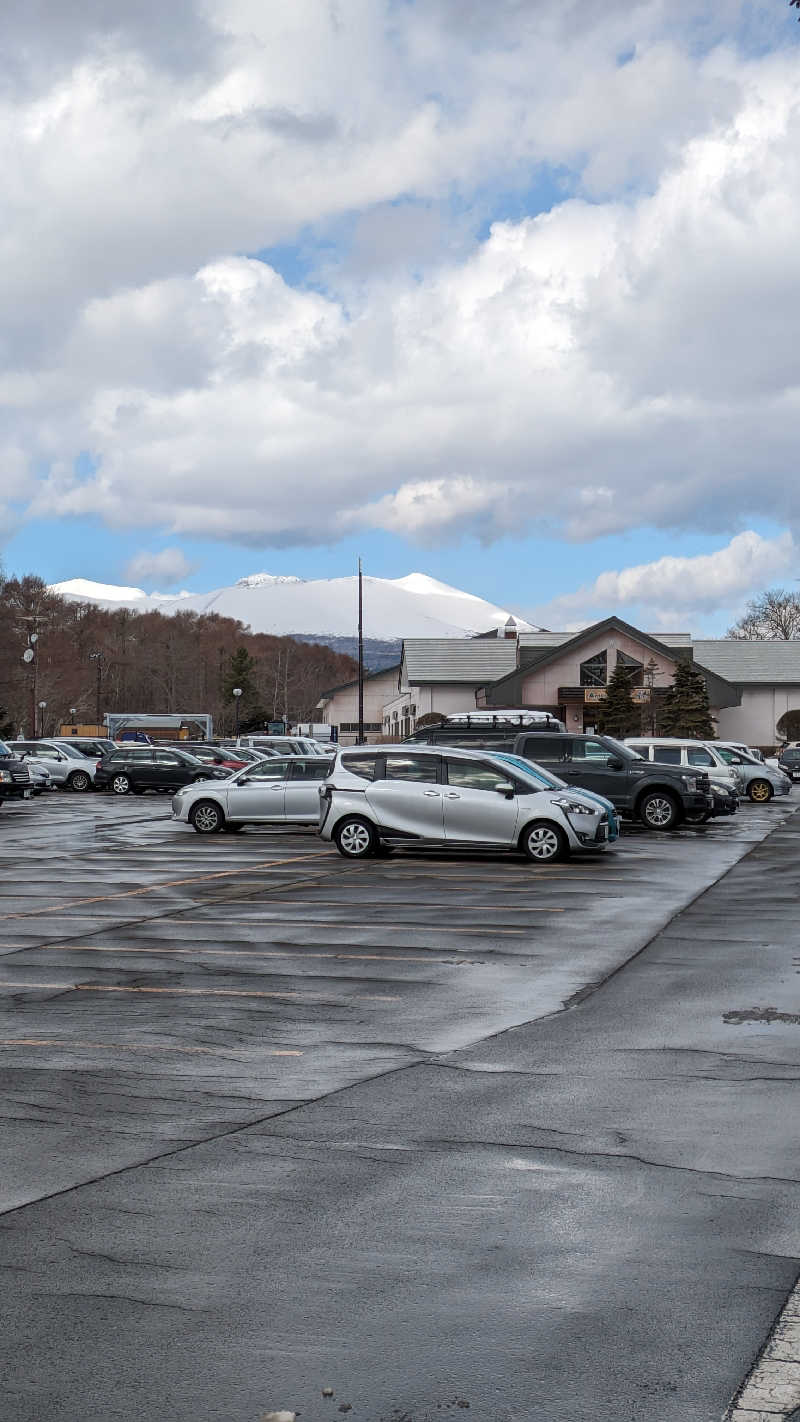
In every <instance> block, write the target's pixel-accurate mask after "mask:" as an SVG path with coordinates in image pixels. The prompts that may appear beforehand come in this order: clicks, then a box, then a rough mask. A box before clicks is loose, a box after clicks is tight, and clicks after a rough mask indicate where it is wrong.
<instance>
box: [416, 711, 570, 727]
mask: <svg viewBox="0 0 800 1422" xmlns="http://www.w3.org/2000/svg"><path fill="white" fill-rule="evenodd" d="M429 724H430V725H433V724H434V723H433V722H430V723H429ZM436 724H437V725H439V726H475V727H476V728H480V729H481V730H485V729H486V727H487V726H489V727H493V728H494V727H496V728H497V729H498V730H500V729H503V728H504V727H508V726H524V727H527V728H528V729H529V730H557V731H558V730H563V729H564V728H563V724H562V722H561V721H559V719H558V717H557V716H554V715H553V714H552V712H551V711H531V710H528V709H527V708H521V709H520V710H510V711H505V710H504V711H455V712H453V713H452V715H450V716H442V718H441V720H440V721H438V722H437V723H436Z"/></svg>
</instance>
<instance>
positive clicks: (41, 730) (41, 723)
mask: <svg viewBox="0 0 800 1422" xmlns="http://www.w3.org/2000/svg"><path fill="white" fill-rule="evenodd" d="M46 710H47V702H46V701H40V702H39V735H40V736H43V735H44V713H45V711H46Z"/></svg>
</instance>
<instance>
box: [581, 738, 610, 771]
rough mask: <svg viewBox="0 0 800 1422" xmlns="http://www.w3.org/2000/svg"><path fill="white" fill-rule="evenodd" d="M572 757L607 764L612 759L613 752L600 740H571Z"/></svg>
mask: <svg viewBox="0 0 800 1422" xmlns="http://www.w3.org/2000/svg"><path fill="white" fill-rule="evenodd" d="M572 759H573V760H593V761H594V762H595V764H596V765H608V762H609V761H610V760H612V759H613V752H612V751H610V750H609V748H608V746H604V745H603V743H602V741H592V740H588V741H573V743H572Z"/></svg>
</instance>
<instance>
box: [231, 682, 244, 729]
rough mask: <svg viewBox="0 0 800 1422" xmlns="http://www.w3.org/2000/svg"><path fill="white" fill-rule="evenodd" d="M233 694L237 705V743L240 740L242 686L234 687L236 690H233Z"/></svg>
mask: <svg viewBox="0 0 800 1422" xmlns="http://www.w3.org/2000/svg"><path fill="white" fill-rule="evenodd" d="M231 694H232V696H233V699H234V701H235V703H236V739H237V741H238V739H239V702H240V701H241V698H242V688H241V687H240V686H234V688H233V690H232V693H231Z"/></svg>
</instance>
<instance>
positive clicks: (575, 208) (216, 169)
mask: <svg viewBox="0 0 800 1422" xmlns="http://www.w3.org/2000/svg"><path fill="white" fill-rule="evenodd" d="M38 8H39V11H42V9H43V8H46V6H45V5H44V0H43V4H42V5H40V6H39V7H38ZM57 8H58V7H57ZM104 12H105V7H102V6H100V5H99V3H90V4H88V5H87V6H83V7H80V6H78V7H75V14H74V16H73V23H72V24H67V23H66V22H65V21H64V13H65V11H64V7H63V0H61V2H60V8H59V9H58V15H56V11H55V10H54V29H53V30H52V31H51V30H49V29H48V27H47V25H46V24H41V26H40V29H39V30H38V31H36V32H35V33H34V34H31V33H30V31H29V30H24V29H23V30H22V31H21V30H20V28H19V26H22V25H23V23H24V22H23V20H22V19H19V20H18V21H17V22H15V23H16V24H17V28H16V29H15V28H14V24H13V23H12V21H10V20H8V19H6V21H5V22H4V23H5V25H6V30H5V33H4V32H3V29H2V24H3V21H0V38H5V40H6V46H7V48H10V49H11V50H12V52H14V51H15V46H16V53H17V54H18V56H19V61H18V63H17V65H16V67H14V66H12V69H13V84H12V83H11V80H9V84H8V85H7V88H6V90H5V92H2V91H0V132H4V133H5V134H6V137H5V139H4V140H0V156H2V161H3V168H4V197H5V200H6V203H7V208H8V212H7V216H6V220H5V224H4V228H3V231H2V233H1V234H0V258H1V259H2V260H0V330H3V331H4V332H5V338H4V339H5V345H2V344H0V405H1V406H2V408H3V423H4V432H5V433H4V439H5V440H7V441H8V447H9V449H10V450H13V451H14V458H15V459H17V460H18V452H19V451H21V450H22V451H24V452H25V453H26V455H27V458H28V466H27V468H28V471H34V470H38V469H40V468H41V467H42V466H43V465H49V472H48V474H47V475H46V477H44V478H42V479H40V480H39V481H38V484H37V486H36V488H35V490H34V491H32V496H31V503H30V511H31V513H32V514H43V515H53V514H71V513H72V514H77V513H96V514H99V515H100V516H101V517H103V518H104V519H106V520H107V521H108V523H109V524H111V525H114V526H130V525H131V524H136V523H138V524H140V525H141V526H148V525H158V526H161V527H163V528H164V529H166V530H170V531H172V532H174V533H178V534H185V535H191V534H197V535H208V536H226V537H238V538H240V539H241V540H242V541H247V540H251V541H253V542H262V543H263V542H264V541H265V540H272V541H273V542H275V543H288V542H291V541H315V540H319V541H325V542H329V541H330V540H331V538H332V537H335V536H336V535H337V534H339V533H346V532H350V531H352V530H353V529H354V528H358V527H361V526H372V527H378V528H384V529H388V530H390V531H392V532H397V533H400V534H404V535H407V536H411V537H415V538H418V539H420V540H421V541H428V542H432V541H437V540H443V539H447V538H456V537H459V536H460V535H461V534H463V533H464V532H467V531H469V532H477V533H478V534H479V536H481V537H484V538H486V539H491V538H493V537H496V536H497V535H498V534H505V533H509V532H520V533H523V532H525V531H526V530H527V529H530V528H539V529H542V528H548V529H551V530H553V531H555V532H560V531H565V532H566V534H567V535H568V536H570V537H572V538H576V539H582V538H590V537H593V536H595V535H597V534H600V533H607V532H610V531H616V530H622V529H627V528H633V527H636V526H639V525H642V524H651V525H659V526H662V527H683V528H691V529H693V530H696V531H719V530H725V531H732V530H733V529H735V528H737V527H740V526H741V522H742V519H743V518H748V517H752V518H755V517H756V516H758V515H761V516H767V517H771V518H773V519H775V520H776V521H778V522H780V523H786V524H791V523H793V522H795V521H797V519H798V515H800V507H798V494H797V481H796V478H795V471H796V428H797V418H798V413H800V378H798V377H797V375H796V369H797V363H796V330H797V325H798V317H800V295H799V294H798V293H800V249H798V244H797V241H796V232H797V226H798V221H800V141H799V140H800V90H798V86H797V83H796V50H794V49H791V48H787V50H786V52H785V53H783V52H780V50H776V52H774V53H769V52H768V53H766V54H762V55H759V57H755V58H748V57H746V56H744V55H742V54H740V53H738V52H737V51H736V49H735V47H734V46H733V44H728V45H724V44H721V43H719V41H720V38H721V36H722V35H723V34H724V33H725V28H726V25H729V26H730V32H731V33H733V31H734V29H735V24H736V22H737V21H738V20H739V19H740V17H741V15H742V14H743V13H744V9H743V7H742V6H741V5H740V4H739V3H738V0H720V3H719V5H718V6H715V7H714V15H713V17H709V14H708V7H707V6H701V5H700V4H699V0H697V3H693V0H675V3H672V4H670V5H668V6H667V5H665V4H664V3H663V0H642V3H640V4H638V5H636V6H631V5H630V4H629V3H627V0H608V3H607V5H605V6H603V7H602V12H598V13H597V16H595V14H594V12H593V10H592V7H589V11H588V13H587V9H586V7H585V5H580V6H577V5H575V4H565V3H564V0H541V3H538V4H536V5H524V4H523V5H520V4H519V3H517V0H498V4H497V5H496V6H492V7H491V19H489V11H488V10H487V9H486V7H485V6H483V5H481V4H478V3H472V0H459V3H458V4H455V3H454V0H426V3H425V4H419V5H407V6H403V7H397V6H394V5H392V4H390V3H389V0H378V2H377V3H376V0H352V3H351V4H349V5H348V6H347V7H336V6H333V5H331V6H328V5H323V4H321V3H319V0H296V3H295V4H293V5H292V6H290V7H274V6H265V5H263V3H261V0H209V3H207V4H205V5H203V6H200V5H199V4H198V5H197V6H193V5H192V4H191V3H190V0H181V5H180V15H179V17H178V18H179V19H180V21H181V24H183V25H185V27H186V33H187V42H188V43H187V49H186V52H185V54H184V55H181V53H180V45H179V44H176V42H175V41H176V36H177V35H178V34H179V31H180V26H179V25H178V26H177V27H176V26H174V25H172V24H170V27H168V31H165V34H164V36H163V37H160V36H159V23H160V21H159V19H158V15H159V13H160V12H159V10H158V7H155V6H153V5H152V4H151V3H150V0H148V3H146V4H144V5H142V6H139V7H137V15H136V17H135V20H134V19H133V18H131V19H130V20H126V21H125V23H124V25H122V26H121V27H120V28H118V29H116V30H114V31H108V30H104V29H103V28H102V15H103V14H104ZM69 13H70V14H71V13H72V10H71V7H70V11H69ZM758 13H759V22H760V23H763V25H764V27H765V28H764V30H763V32H762V33H763V35H766V36H767V37H768V39H770V38H773V39H774V40H775V41H776V42H780V38H781V34H782V31H780V30H779V29H778V27H777V21H776V20H775V19H774V17H772V18H771V19H767V17H766V12H765V15H764V17H763V20H762V18H761V16H760V12H758ZM703 25H705V26H706V29H705V31H703V29H702V26H703ZM714 25H716V26H717V29H716V30H714V29H713V26H714ZM698 27H700V28H698ZM709 27H711V28H709ZM788 33H789V30H788V29H787V34H788ZM698 36H699V42H698ZM31 56H33V58H31ZM621 57H624V60H625V62H622V58H621ZM9 86H10V87H9ZM542 163H547V164H549V165H551V166H552V167H558V166H559V165H565V166H567V167H569V168H571V170H572V178H571V181H572V183H573V185H574V186H575V187H576V188H577V190H578V191H579V192H581V193H582V194H583V196H581V197H578V198H573V199H571V200H569V201H564V202H562V203H560V204H559V205H557V206H556V207H554V208H553V210H552V211H551V212H549V213H547V214H545V215H543V216H540V217H538V218H530V219H525V220H521V221H518V222H511V221H507V222H497V223H495V224H494V226H493V227H492V229H491V231H490V233H489V235H488V237H486V239H485V240H484V241H483V242H481V243H479V244H476V245H474V246H473V248H472V249H471V250H470V251H469V252H468V253H467V254H466V255H465V254H464V240H465V239H464V231H465V229H464V218H463V211H462V210H461V209H462V208H463V204H464V203H465V202H466V203H469V202H470V201H475V202H476V203H477V202H479V201H480V202H486V201H489V200H490V199H487V198H486V196H485V189H486V185H487V184H491V183H494V184H496V185H497V186H499V187H503V186H506V187H507V188H509V189H512V190H513V189H515V188H516V189H518V190H524V189H525V188H526V187H527V186H530V185H531V184H535V182H536V181H537V179H538V177H539V175H540V165H541V164H542ZM480 193H482V194H483V196H482V197H481V198H480V199H479V198H478V197H477V196H476V195H477V194H480ZM453 194H457V195H460V198H461V204H460V209H459V213H458V216H457V217H456V218H455V219H454V226H453V229H452V231H453V236H452V240H450V238H449V236H448V228H447V221H446V211H447V202H448V200H449V199H450V198H451V197H452V196H453ZM587 196H588V197H591V199H592V200H591V201H588V200H587ZM415 202H418V203H419V204H420V206H419V210H418V211H417V210H415V209H414V207H413V204H414V203H415ZM393 204H397V206H396V207H394V206H393ZM348 212H358V213H360V214H361V215H360V217H359V219H358V221H357V223H356V225H355V237H354V241H353V249H352V260H351V262H350V263H349V265H348V263H345V264H344V267H343V268H342V270H341V275H340V284H339V286H338V287H337V288H334V287H333V286H331V287H330V289H329V290H328V293H327V294H322V293H320V292H318V291H314V290H299V289H293V288H292V287H290V286H288V285H287V284H286V283H285V282H284V281H283V280H282V279H281V278H280V277H279V276H278V275H277V274H276V273H275V272H273V271H272V270H271V268H270V267H268V266H267V265H265V264H264V263H262V262H256V261H253V260H250V259H248V258H246V257H244V256H242V255H240V254H241V253H242V252H247V251H252V250H257V249H260V248H262V247H264V246H267V245H269V244H271V243H275V242H279V241H289V240H291V239H292V238H293V237H294V236H296V235H297V234H298V233H299V232H300V231H301V230H303V229H305V228H307V227H308V226H309V225H310V226H312V227H314V226H315V225H316V230H317V231H321V232H323V234H324V231H325V228H324V224H325V223H326V222H328V221H330V220H332V219H334V218H336V217H338V216H340V215H342V214H345V213H348ZM393 214H395V215H394V216H393ZM320 224H323V226H320ZM420 263H421V264H422V266H423V268H424V275H422V276H420V275H419V272H413V273H412V272H411V271H410V270H409V269H410V268H413V267H415V266H417V265H418V264H420ZM332 280H333V278H332V277H331V281H332ZM83 451H89V452H90V453H91V455H92V456H93V459H94V461H95V469H94V472H92V473H89V474H87V473H86V472H85V471H84V470H83V469H81V471H80V472H75V469H74V464H73V461H74V460H75V459H76V457H77V456H78V455H79V454H80V453H81V452H83ZM14 468H15V469H16V470H17V472H16V474H15V479H16V480H17V482H18V483H20V481H22V484H23V487H24V480H23V479H22V476H21V474H20V472H19V466H18V462H17V463H15V464H14ZM25 477H27V479H28V480H29V481H30V480H31V479H32V473H31V472H28V473H27V475H26V476H25ZM132 488H133V489H135V491H136V497H135V499H132V498H131V489H132ZM15 492H16V491H15ZM29 493H30V491H28V490H26V491H25V492H24V493H23V495H22V497H28V496H29ZM16 496H17V497H19V496H20V495H19V494H17V495H16ZM714 556H716V555H714ZM179 576H180V575H179Z"/></svg>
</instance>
